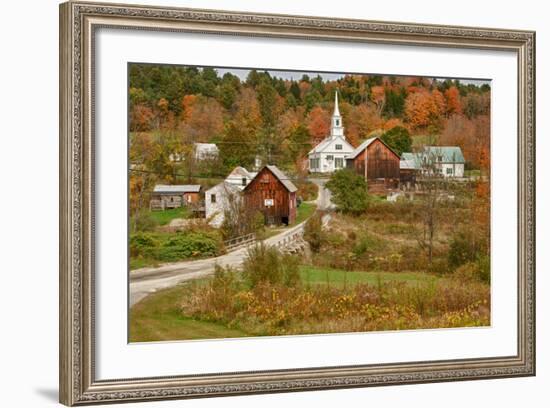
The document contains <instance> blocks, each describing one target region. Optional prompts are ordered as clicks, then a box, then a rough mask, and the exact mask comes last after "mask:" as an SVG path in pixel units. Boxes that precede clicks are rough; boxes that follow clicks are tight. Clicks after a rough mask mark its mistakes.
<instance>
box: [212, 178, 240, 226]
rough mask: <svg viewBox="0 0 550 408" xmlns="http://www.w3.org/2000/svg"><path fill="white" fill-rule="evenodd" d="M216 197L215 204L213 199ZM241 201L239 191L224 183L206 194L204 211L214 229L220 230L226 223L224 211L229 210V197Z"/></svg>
mask: <svg viewBox="0 0 550 408" xmlns="http://www.w3.org/2000/svg"><path fill="white" fill-rule="evenodd" d="M213 195H214V196H215V202H214V201H213V197H212V196H213ZM230 196H233V197H235V198H236V199H240V195H239V190H238V189H237V188H236V187H235V186H234V185H232V184H229V183H225V182H222V183H220V184H217V185H215V186H214V187H212V188H211V189H209V190H206V192H205V194H204V209H205V216H206V219H207V220H209V224H210V225H212V226H213V227H216V228H219V227H221V225H222V224H223V221H224V211H225V210H226V209H228V208H229V205H228V203H229V197H230Z"/></svg>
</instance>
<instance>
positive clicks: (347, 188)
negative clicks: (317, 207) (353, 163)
mask: <svg viewBox="0 0 550 408" xmlns="http://www.w3.org/2000/svg"><path fill="white" fill-rule="evenodd" d="M326 187H327V188H328V189H329V190H330V191H331V193H332V201H333V202H334V204H336V206H337V207H338V209H339V210H340V211H342V212H344V213H348V214H355V215H358V214H362V213H364V212H365V211H366V210H367V208H368V205H369V195H368V192H367V182H366V181H365V178H364V177H361V176H360V175H358V174H356V173H354V172H353V171H351V170H349V169H342V170H338V171H337V172H335V173H334V174H333V175H332V176H331V177H330V180H329V181H328V182H327V184H326Z"/></svg>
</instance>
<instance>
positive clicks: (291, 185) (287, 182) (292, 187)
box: [244, 164, 298, 193]
mask: <svg viewBox="0 0 550 408" xmlns="http://www.w3.org/2000/svg"><path fill="white" fill-rule="evenodd" d="M264 169H268V170H269V171H270V172H271V173H272V174H273V175H274V176H275V177H276V178H277V180H279V181H280V182H281V184H282V185H283V186H284V187H285V188H286V189H287V190H288V192H289V193H294V192H296V191H298V188H297V187H296V186H295V185H294V183H293V182H292V181H290V179H289V178H288V177H287V175H286V174H285V173H283V172H282V171H281V170H279V168H278V167H277V166H274V165H269V164H268V165H267V166H265V167H264ZM262 170H263V169H262ZM262 170H260V171H259V172H258V173H257V174H256V176H257V175H258V174H260V173H261V172H262ZM256 176H254V178H256ZM251 184H252V183H248V185H247V186H246V187H245V188H244V189H245V190H246V189H247V188H248V187H249V186H250V185H251Z"/></svg>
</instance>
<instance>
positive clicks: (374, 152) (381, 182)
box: [346, 137, 400, 192]
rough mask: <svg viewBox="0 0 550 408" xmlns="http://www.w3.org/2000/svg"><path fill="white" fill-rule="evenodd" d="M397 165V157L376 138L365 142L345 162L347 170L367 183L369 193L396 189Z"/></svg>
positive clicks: (397, 183) (397, 182)
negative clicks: (350, 170)
mask: <svg viewBox="0 0 550 408" xmlns="http://www.w3.org/2000/svg"><path fill="white" fill-rule="evenodd" d="M399 163H400V157H399V155H398V154H397V153H395V152H394V151H393V150H392V149H391V148H390V147H389V146H388V145H387V144H386V143H384V142H383V141H382V139H380V138H378V137H373V138H370V139H367V140H365V141H364V142H363V143H361V144H360V145H359V146H358V147H357V148H356V149H355V150H354V151H353V153H352V154H351V155H350V156H349V157H348V158H347V160H346V166H347V167H348V168H350V169H353V170H355V172H356V173H357V174H360V175H362V176H364V177H365V179H366V180H367V181H368V185H369V191H371V190H374V189H376V190H388V189H393V188H397V187H398V186H399ZM377 192H378V191H377ZM380 192H383V191H380Z"/></svg>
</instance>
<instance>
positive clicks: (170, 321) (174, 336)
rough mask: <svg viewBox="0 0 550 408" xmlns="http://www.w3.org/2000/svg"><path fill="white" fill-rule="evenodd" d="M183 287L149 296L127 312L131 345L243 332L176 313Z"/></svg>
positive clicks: (214, 336)
mask: <svg viewBox="0 0 550 408" xmlns="http://www.w3.org/2000/svg"><path fill="white" fill-rule="evenodd" d="M182 292H183V286H181V285H180V286H176V287H173V288H170V289H165V290H162V291H159V292H158V293H155V294H153V295H151V296H148V297H147V298H145V299H144V300H142V301H141V302H139V303H137V304H136V305H134V307H132V308H131V309H130V342H144V341H168V340H195V339H205V338H209V339H220V338H228V337H245V336H247V334H246V333H244V332H242V331H240V330H237V329H229V328H227V327H225V326H223V325H221V324H216V323H210V322H202V321H198V320H193V319H190V318H186V317H184V316H183V315H182V314H181V312H180V311H179V306H178V303H179V300H180V299H181V296H182Z"/></svg>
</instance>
